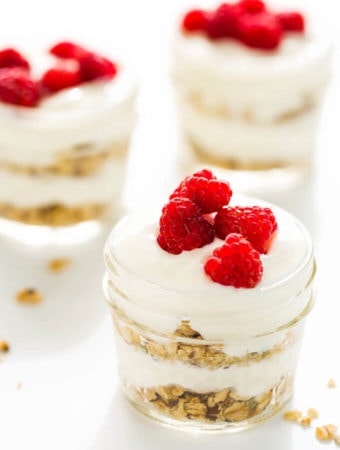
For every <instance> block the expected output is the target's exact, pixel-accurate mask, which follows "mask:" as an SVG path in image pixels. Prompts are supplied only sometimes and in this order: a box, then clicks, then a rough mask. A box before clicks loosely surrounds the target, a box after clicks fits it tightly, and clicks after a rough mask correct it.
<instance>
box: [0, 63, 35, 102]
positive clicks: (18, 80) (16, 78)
mask: <svg viewBox="0 0 340 450" xmlns="http://www.w3.org/2000/svg"><path fill="white" fill-rule="evenodd" d="M39 97H40V94H39V88H38V84H37V83H36V82H35V81H33V80H32V79H31V78H30V77H29V74H28V72H27V70H25V69H22V68H20V67H10V68H4V69H1V70H0V101H2V102H4V103H11V104H13V105H19V106H27V107H33V106H36V105H37V103H38V101H39Z"/></svg>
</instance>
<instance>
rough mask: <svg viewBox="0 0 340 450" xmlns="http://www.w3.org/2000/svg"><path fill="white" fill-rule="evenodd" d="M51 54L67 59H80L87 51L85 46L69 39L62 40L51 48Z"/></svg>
mask: <svg viewBox="0 0 340 450" xmlns="http://www.w3.org/2000/svg"><path fill="white" fill-rule="evenodd" d="M49 53H51V55H54V56H57V57H58V58H65V59H79V57H80V56H81V55H83V54H84V53H87V50H85V48H84V47H82V46H80V45H78V44H75V43H73V42H69V41H61V42H58V43H57V44H55V45H53V46H52V47H51V48H50V49H49Z"/></svg>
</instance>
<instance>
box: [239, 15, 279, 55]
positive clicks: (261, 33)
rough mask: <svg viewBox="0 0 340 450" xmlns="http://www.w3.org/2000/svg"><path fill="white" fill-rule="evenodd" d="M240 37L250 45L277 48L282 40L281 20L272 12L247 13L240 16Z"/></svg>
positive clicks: (261, 47) (268, 48)
mask: <svg viewBox="0 0 340 450" xmlns="http://www.w3.org/2000/svg"><path fill="white" fill-rule="evenodd" d="M239 27H240V39H241V41H242V42H243V43H244V44H246V45H248V47H253V48H259V49H262V50H274V49H276V48H277V47H278V46H279V45H280V43H281V40H282V27H281V24H280V21H279V20H278V19H277V18H276V17H275V16H274V15H272V14H268V13H261V14H247V15H245V16H243V17H241V18H240V20H239Z"/></svg>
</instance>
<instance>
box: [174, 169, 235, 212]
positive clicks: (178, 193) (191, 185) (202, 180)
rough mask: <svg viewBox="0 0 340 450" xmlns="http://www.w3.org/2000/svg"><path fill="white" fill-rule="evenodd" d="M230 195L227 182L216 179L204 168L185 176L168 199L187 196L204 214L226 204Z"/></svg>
mask: <svg viewBox="0 0 340 450" xmlns="http://www.w3.org/2000/svg"><path fill="white" fill-rule="evenodd" d="M231 196H232V191H231V189H230V186H229V183H227V182H226V181H222V180H217V178H216V177H215V176H214V175H213V174H212V172H211V171H210V170H206V169H205V170H202V171H200V172H196V173H194V174H193V175H191V176H188V177H186V178H185V179H184V180H183V181H182V182H181V183H180V185H179V186H178V188H177V189H176V190H175V191H174V192H173V194H171V195H170V200H171V199H173V198H175V197H180V198H189V199H190V200H192V201H193V202H194V203H196V204H197V205H198V206H199V207H200V208H201V210H202V212H203V213H204V214H208V213H212V212H215V211H218V210H219V209H220V208H222V206H225V205H227V204H228V203H229V201H230V198H231Z"/></svg>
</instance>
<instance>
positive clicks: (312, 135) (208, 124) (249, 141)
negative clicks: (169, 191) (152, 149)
mask: <svg viewBox="0 0 340 450" xmlns="http://www.w3.org/2000/svg"><path fill="white" fill-rule="evenodd" d="M312 28H314V24H309V23H308V30H306V34H305V35H303V34H302V35H300V34H298V33H297V34H294V33H291V34H290V35H289V36H286V37H284V39H283V40H282V43H281V45H280V47H279V48H277V49H275V50H273V51H270V52H268V51H264V50H259V49H253V48H250V47H247V46H245V45H244V44H242V43H239V42H237V41H235V40H234V39H220V40H210V39H208V38H207V37H206V36H205V35H204V34H202V33H182V32H178V33H176V36H175V38H174V45H173V63H172V78H173V85H174V90H175V94H176V103H177V115H178V122H179V126H180V129H181V140H182V143H181V144H182V145H181V146H182V148H181V151H180V152H179V156H178V159H179V162H180V165H181V166H182V168H183V171H184V172H185V173H187V172H189V173H190V172H194V171H196V170H198V167H202V166H204V167H210V168H211V169H212V170H213V171H220V173H221V174H222V175H223V174H224V177H225V178H227V179H228V180H229V181H230V182H231V183H232V185H233V186H234V188H236V189H237V190H238V191H241V192H244V193H246V194H249V195H258V196H263V195H264V194H267V193H268V191H269V190H274V191H278V192H281V191H286V190H288V189H290V188H293V187H295V186H296V185H299V184H301V183H303V182H304V181H305V180H306V179H307V178H308V176H309V175H310V172H311V170H312V169H313V165H314V154H315V148H316V144H317V139H318V136H319V134H318V132H319V124H320V117H321V116H320V111H321V109H322V105H323V103H324V95H325V91H326V88H327V87H328V85H329V81H330V73H331V55H332V48H331V44H330V41H329V40H328V39H327V37H325V33H324V30H318V32H315V30H314V29H313V31H312Z"/></svg>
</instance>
